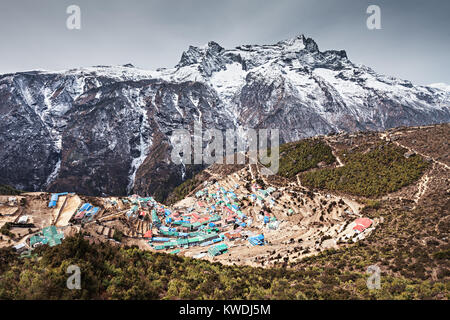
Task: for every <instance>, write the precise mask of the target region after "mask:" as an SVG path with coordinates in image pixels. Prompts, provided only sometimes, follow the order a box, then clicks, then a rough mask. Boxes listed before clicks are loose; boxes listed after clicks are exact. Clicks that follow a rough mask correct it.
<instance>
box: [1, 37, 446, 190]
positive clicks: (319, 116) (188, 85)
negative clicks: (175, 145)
mask: <svg viewBox="0 0 450 320" xmlns="http://www.w3.org/2000/svg"><path fill="white" fill-rule="evenodd" d="M449 107H450V92H449V88H448V86H445V85H442V84H439V85H430V86H415V85H413V84H412V83H411V82H409V81H405V80H400V79H396V78H393V77H388V76H384V75H380V74H377V73H376V72H375V71H373V70H371V69H370V68H368V67H365V66H362V65H355V64H353V63H352V62H351V61H350V60H349V59H348V58H347V54H346V52H345V51H335V50H330V51H324V52H321V51H320V50H319V48H318V46H317V44H316V43H315V42H314V41H313V40H312V39H310V38H306V37H304V36H303V35H300V36H297V37H295V38H293V39H289V40H285V41H280V42H278V43H276V44H273V45H243V46H239V47H237V48H234V49H224V48H222V47H221V46H220V45H219V44H217V43H215V42H210V43H208V44H207V45H205V46H204V47H189V49H188V50H187V51H186V52H184V53H183V54H182V57H181V60H180V62H179V63H178V64H177V65H176V66H175V67H174V68H171V69H158V70H156V71H145V70H140V69H138V68H135V67H133V66H132V65H126V66H117V67H106V66H98V67H90V68H81V69H75V70H69V71H61V72H46V71H32V72H21V73H16V74H6V75H1V76H0V146H1V148H0V180H1V181H0V182H1V183H6V184H10V185H13V186H15V187H17V188H20V189H26V190H42V189H49V190H67V191H76V192H79V193H85V194H92V195H104V194H125V193H129V192H139V193H140V194H142V195H144V194H149V193H152V194H154V193H155V192H156V193H157V194H159V195H160V197H161V198H163V197H164V196H165V194H166V191H165V190H167V189H170V188H171V187H173V186H175V185H177V184H179V183H180V182H181V179H182V176H183V177H184V176H185V175H186V167H185V166H184V165H182V166H177V165H174V164H173V163H172V162H171V160H170V150H171V142H170V134H171V133H172V131H173V130H175V129H180V128H187V129H190V130H192V128H193V124H194V123H195V122H199V121H201V123H202V126H203V128H218V129H227V128H236V129H239V130H240V131H241V132H242V131H245V128H276V129H280V138H281V140H282V142H288V141H293V140H298V139H300V138H304V137H308V136H313V135H317V134H326V133H330V132H338V131H355V130H382V129H387V128H391V127H396V126H401V125H425V124H431V123H442V122H449V120H450V110H449Z"/></svg>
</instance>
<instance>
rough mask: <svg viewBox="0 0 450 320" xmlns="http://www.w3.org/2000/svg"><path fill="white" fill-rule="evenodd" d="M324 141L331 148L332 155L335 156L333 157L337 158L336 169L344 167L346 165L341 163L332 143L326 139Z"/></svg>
mask: <svg viewBox="0 0 450 320" xmlns="http://www.w3.org/2000/svg"><path fill="white" fill-rule="evenodd" d="M324 141H325V143H326V144H327V145H328V146H329V147H330V148H331V153H332V154H333V156H334V157H335V158H336V161H337V162H338V165H337V166H336V167H337V168H339V167H343V166H344V163H343V162H342V161H341V159H340V158H339V156H338V155H337V154H336V152H335V151H334V149H333V147H332V146H331V145H330V142H329V141H328V140H326V139H324Z"/></svg>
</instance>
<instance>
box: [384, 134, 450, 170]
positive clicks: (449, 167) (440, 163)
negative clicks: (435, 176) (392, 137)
mask: <svg viewBox="0 0 450 320" xmlns="http://www.w3.org/2000/svg"><path fill="white" fill-rule="evenodd" d="M380 138H381V139H382V140H386V141H389V140H388V139H389V136H388V133H386V132H383V133H382V134H381V135H380ZM391 142H393V143H394V144H395V145H397V146H398V147H401V148H404V149H406V150H408V151H410V152H414V153H415V154H418V155H420V156H422V157H424V158H430V159H431V160H433V162H435V163H437V164H439V165H441V166H443V167H444V168H446V169H448V170H450V166H448V165H447V164H445V163H443V162H441V161H439V160H436V158H434V157H432V156H430V155H427V154H423V153H422V152H419V151H417V150H415V149H413V148H411V147H408V146H405V145H403V144H401V143H400V142H398V141H391Z"/></svg>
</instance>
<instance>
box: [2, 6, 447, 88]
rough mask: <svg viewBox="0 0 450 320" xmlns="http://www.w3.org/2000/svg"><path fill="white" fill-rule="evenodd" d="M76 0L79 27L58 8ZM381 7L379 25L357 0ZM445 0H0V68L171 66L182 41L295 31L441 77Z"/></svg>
mask: <svg viewBox="0 0 450 320" xmlns="http://www.w3.org/2000/svg"><path fill="white" fill-rule="evenodd" d="M71 4H76V5H79V6H80V7H81V30H68V29H67V28H66V19H67V17H68V14H66V8H67V7H68V6H69V5H71ZM370 4H377V5H379V6H380V8H381V26H382V29H381V30H369V29H368V28H367V27H366V19H367V17H368V16H369V15H368V14H367V13H366V9H367V7H368V6H369V5H370ZM449 14H450V1H449V0H428V1H425V0H424V1H416V0H386V1H376V0H373V1H366V0H292V1H289V0H273V1H272V0H217V1H216V0H177V1H175V0H123V1H119V0H69V1H66V0H0V39H1V40H0V43H1V45H0V73H7V72H15V71H24V70H32V69H46V70H61V69H69V68H74V67H80V66H92V65H121V64H126V63H132V64H134V65H135V66H137V67H140V68H144V69H156V68H158V67H172V66H174V65H175V64H177V63H178V61H179V59H180V57H181V53H182V52H183V51H184V50H186V49H187V47H188V46H189V45H197V46H199V45H204V44H205V43H207V42H208V41H210V40H214V41H216V42H218V43H219V44H220V45H222V46H223V47H225V48H232V47H235V46H237V45H240V44H272V43H275V42H278V41H279V40H283V39H287V38H290V37H293V36H295V35H297V34H301V33H303V34H305V35H306V36H309V37H312V38H313V39H314V40H315V41H316V42H317V44H318V45H319V48H320V50H322V51H323V50H328V49H344V50H346V51H347V55H348V57H349V58H350V59H351V60H352V61H353V62H356V63H361V64H365V65H367V66H369V67H372V68H373V69H374V70H375V71H377V72H380V73H384V74H387V75H392V76H397V77H400V78H403V79H408V80H411V81H413V82H414V83H417V84H429V83H435V82H446V83H450V72H449V70H450V62H449V60H450V58H449V57H450V19H449Z"/></svg>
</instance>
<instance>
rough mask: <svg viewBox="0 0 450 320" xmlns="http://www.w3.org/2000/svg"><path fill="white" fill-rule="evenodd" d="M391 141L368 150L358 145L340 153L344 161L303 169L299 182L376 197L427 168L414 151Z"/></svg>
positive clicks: (408, 180) (414, 178)
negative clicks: (333, 164)
mask: <svg viewBox="0 0 450 320" xmlns="http://www.w3.org/2000/svg"><path fill="white" fill-rule="evenodd" d="M405 152H406V150H405V149H402V148H400V147H397V146H394V145H392V144H382V143H380V144H378V145H377V146H375V147H373V149H372V150H369V151H367V150H362V149H361V148H358V149H356V150H353V151H346V153H341V154H340V157H341V159H343V161H344V163H345V165H344V166H343V167H338V168H324V169H320V170H315V171H310V172H305V173H303V174H302V175H301V180H302V183H303V184H304V185H306V186H309V187H314V188H320V189H328V190H334V191H343V192H346V193H351V194H354V195H360V196H365V197H379V196H381V195H384V194H387V193H391V192H394V191H397V190H399V189H400V188H402V187H404V186H407V185H409V184H411V183H412V182H414V181H416V180H417V179H418V178H420V176H421V175H422V174H423V172H424V171H425V169H426V168H427V162H426V161H425V160H424V159H423V158H422V157H421V156H418V155H413V156H411V157H409V158H406V157H405V156H404V154H405Z"/></svg>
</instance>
